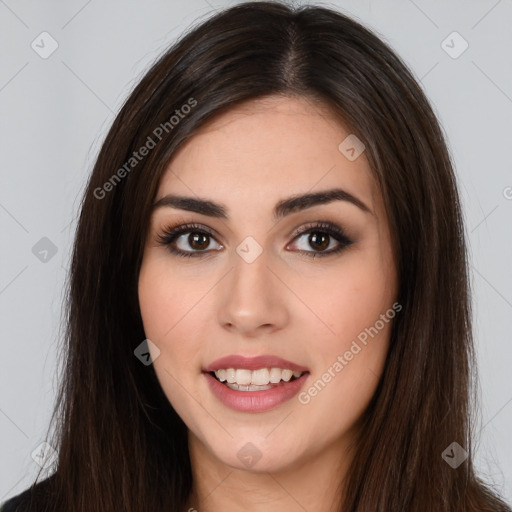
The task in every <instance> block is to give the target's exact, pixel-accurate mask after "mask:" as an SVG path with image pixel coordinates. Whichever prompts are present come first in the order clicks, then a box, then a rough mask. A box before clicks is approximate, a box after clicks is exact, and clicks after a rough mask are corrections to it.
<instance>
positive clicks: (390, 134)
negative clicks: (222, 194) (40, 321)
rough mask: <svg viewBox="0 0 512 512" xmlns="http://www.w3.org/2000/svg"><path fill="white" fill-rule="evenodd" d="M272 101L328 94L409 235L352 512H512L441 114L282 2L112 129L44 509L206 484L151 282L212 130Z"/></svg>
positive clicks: (79, 240)
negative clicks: (158, 355)
mask: <svg viewBox="0 0 512 512" xmlns="http://www.w3.org/2000/svg"><path fill="white" fill-rule="evenodd" d="M267 95H286V96H298V97H304V98H308V99H310V100H315V101H320V102H322V103H323V104H325V105H327V106H328V107H329V108H330V109H332V112H334V113H336V114H337V115H339V117H340V120H343V123H344V124H345V126H347V127H349V128H350V131H351V133H353V134H355V135H357V137H358V138H359V139H361V140H362V141H363V142H364V144H365V146H366V153H365V154H366V156H367V158H368V161H369V164H370V167H371V170H372V172H373V174H374V176H375V178H376V180H377V182H378V184H379V186H380V190H381V193H382V195H383V198H384V202H385V206H386V212H387V215H388V219H389V223H390V230H391V233H392V235H393V245H394V251H395V255H396V264H397V268H398V276H399V293H398V297H397V300H398V302H399V303H400V304H401V305H402V306H403V310H402V311H401V313H400V315H398V316H397V317H396V319H395V323H394V326H393V331H392V335H391V343H390V348H389V352H388V355H387V360H386V365H385V369H384V372H383V375H382V377H381V379H380V381H379V385H378V387H377V390H376V392H375V395H374V397H373V399H372V401H371V403H370V405H369V407H368V409H367V410H366V412H365V414H364V417H363V419H362V423H361V424H362V435H361V436H360V442H359V445H358V446H357V453H356V456H355V459H354V461H353V464H352V467H351V470H350V473H349V476H348V481H347V482H346V485H343V489H342V487H341V484H340V510H343V511H344V512H363V511H364V512H374V511H385V512H390V511H393V512H399V511H404V512H405V511H407V512H425V511H432V512H448V511H450V512H453V511H464V512H474V511H481V510H486V511H510V508H509V507H508V506H507V505H506V504H505V503H504V502H503V501H502V500H500V498H499V497H498V496H497V495H496V494H495V493H494V492H493V491H492V489H491V488H490V487H489V486H486V485H485V484H484V483H483V482H482V481H481V480H480V479H478V478H477V476H476V475H475V472H474V469H473V465H472V459H473V457H472V456H473V452H472V447H471V445H472V435H473V429H472V424H473V421H474V419H473V416H474V410H473V404H474V403H476V402H475V396H476V395H475V393H474V386H473V384H474V381H475V379H474V378H473V377H474V376H475V371H474V368H475V366H474V352H473V340H472V332H471V310H470V289H469V277H468V261H467V255H466V247H465V232H464V226H463V222H462V214H461V205H460V202H459V197H458V192H457V188H456V181H455V177H454V171H453V165H452V162H451V157H450V154H449V151H448V149H447V145H446V142H445V138H444V134H443V133H442V130H441V128H440V126H439V123H438V121H437V119H436V116H435V114H434V113H433V111H432V108H431V106H430V105H429V102H428V100H427V98H426V96H425V94H424V93H423V91H422V89H421V88H420V86H419V85H418V83H417V82H416V80H415V79H414V77H413V75H412V73H411V72H410V71H409V70H408V68H407V67H406V65H405V64H404V62H403V61H402V60H401V59H400V58H399V57H398V56H397V55H396V54H395V53H394V52H393V50H392V49H391V48H390V47H389V46H388V45H387V44H386V43H385V42H383V41H382V40H381V39H379V38H378V37H377V36H376V35H374V34H373V33H372V32H371V31H369V30H368V29H367V28H365V27H363V26H362V25H361V24H359V23H357V22H356V21H354V20H352V19H350V18H349V17H347V16H345V15H343V14H341V13H339V12H336V11H334V10H331V9H328V8H325V7H319V6H313V5H308V6H301V7H297V8H293V7H292V6H289V5H286V4H284V3H278V2H249V3H244V4H240V5H236V6H234V7H231V8H229V9H226V10H224V11H221V12H219V13H217V14H215V15H214V16H212V17H210V18H209V19H207V20H206V21H204V22H202V23H200V24H198V25H197V26H196V27H194V28H193V30H191V31H189V32H188V33H187V34H186V35H184V36H183V37H182V38H181V39H180V40H179V41H177V42H176V43H175V44H174V45H173V46H172V47H171V48H169V50H168V51H167V52H166V53H165V54H164V55H163V56H162V57H160V58H159V59H158V61H157V62H156V63H155V64H154V65H153V66H152V67H151V69H149V71H148V72H147V73H146V75H145V76H144V77H143V79H142V80H141V81H140V83H139V84H138V85H137V87H136V88H135V89H134V91H133V92H132V93H131V94H130V96H129V97H128V99H127V100H126V102H125V104H124V105H123V107H122V108H121V111H120V112H119V114H118V116H117V117H116V119H115V121H114V122H113V125H112V128H111V129H110V131H109V133H108V135H107V137H106V139H105V141H104V143H103V146H102V148H101V150H100V152H99V155H98V157H97V160H96V164H95V166H94V169H93V172H92V174H91V176H90V179H89V182H88V186H87V189H86V191H85V194H84V197H83V201H82V204H81V214H80V217H79V222H78V226H77V231H76V239H75V244H74V248H73V255H72V264H71V269H70V281H69V290H68V297H67V309H66V320H67V323H66V327H67V331H66V332H67V334H66V337H65V345H64V346H63V350H64V351H65V358H64V359H63V367H62V372H63V375H62V381H61V387H60V390H59V394H58V397H57V403H56V407H55V410H54V414H53V416H52V423H55V426H56V428H55V432H54V434H53V440H52V441H50V444H52V445H53V447H54V448H55V449H57V450H58V460H57V464H56V472H55V473H54V474H53V475H52V476H51V477H50V478H49V479H48V480H47V481H46V482H45V487H44V488H43V487H39V489H40V491H39V494H35V493H34V494H33V498H34V499H33V500H32V503H33V505H34V506H35V505H37V510H43V507H42V505H43V504H46V510H48V511H57V510H66V511H69V512H91V511H98V512H99V511H101V512H119V511H121V510H122V511H125V512H132V511H133V512H135V511H137V512H140V511H142V510H151V511H152V512H159V511H163V510H173V511H175V510H182V509H184V507H185V505H186V502H187V499H188V497H189V495H190V492H191V489H192V483H193V482H192V472H191V467H190V460H189V454H188V447H187V428H186V426H185V425H184V423H183V421H182V420H181V419H180V418H179V417H178V415H177V414H176V413H175V411H174V410H173V408H172V406H171V405H170V403H169V402H168V400H167V398H166V397H165V395H164V393H163V391H162V389H161V387H160V385H159V382H158V380H157V378H156V375H155V372H154V369H153V367H152V366H151V365H149V366H146V365H144V364H142V363H141V361H140V360H139V359H138V358H137V357H135V355H134V351H135V350H136V349H137V347H138V346H139V345H140V344H141V342H143V340H144V339H145V335H144V330H143V326H142V321H141V315H140V310H139V304H138V296H137V280H138V273H139V269H140V265H141V261H142V254H143V249H144V242H145V238H146V233H147V228H148V223H149V216H150V210H151V205H152V202H153V200H154V197H155V194H156V191H157V188H158V185H159V181H160V178H161V176H162V174H163V172H164V171H165V169H166V167H167V165H168V163H169V161H170V159H172V157H173V154H174V153H175V152H176V150H177V149H178V148H179V147H180V145H181V144H182V143H183V142H184V141H186V140H187V139H189V138H190V137H192V136H193V135H194V132H195V130H197V129H198V128H199V127H200V126H201V125H202V124H203V123H204V122H205V121H207V120H210V119H212V118H213V117H214V116H218V115H219V114H220V113H223V112H225V111H227V110H229V109H231V108H232V107H234V106H235V105H239V104H240V103H242V102H245V101H248V100H251V99H255V98H260V97H264V96H267ZM185 106H187V107H186V108H185ZM150 140H151V142H150ZM143 146H145V147H146V148H148V151H147V152H144V153H145V155H144V156H142V151H141V150H140V148H142V147H143ZM150 146H151V147H150ZM135 154H137V155H138V156H137V157H136V156H135ZM139 156H140V158H139ZM122 169H124V172H123V171H122ZM454 442H456V443H458V445H460V447H462V449H464V450H465V451H466V452H467V454H468V457H467V459H466V460H465V461H464V462H462V463H461V464H460V465H458V467H456V468H454V467H452V465H450V464H448V463H447V462H446V460H445V459H446V457H445V458H443V456H442V454H443V453H444V452H445V450H446V449H449V447H450V445H452V443H454ZM451 453H453V452H451ZM41 489H44V492H43V490H41ZM34 510H36V508H34Z"/></svg>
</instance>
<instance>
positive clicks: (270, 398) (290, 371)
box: [203, 356, 309, 413]
mask: <svg viewBox="0 0 512 512" xmlns="http://www.w3.org/2000/svg"><path fill="white" fill-rule="evenodd" d="M203 375H204V376H205V378H206V380H207V383H208V385H209V388H210V391H211V392H212V394H213V396H214V397H215V398H216V399H217V400H219V401H220V402H221V403H222V404H223V405H225V406H226V407H229V408H230V409H233V410H236V411H240V412H253V413H255V412H264V411H268V410H271V409H274V408H275V407H277V406H279V405H281V404H282V403H284V402H286V401H288V400H290V399H291V398H293V397H294V396H295V395H296V394H297V393H298V392H299V391H300V389H301V388H302V386H303V385H304V382H305V381H306V379H307V377H308V375H309V371H308V369H307V368H305V367H303V366H299V365H297V364H295V363H292V362H290V361H286V360H284V359H282V358H279V357H276V356H257V357H244V356H228V357H224V358H222V359H219V360H217V361H215V362H213V363H211V364H210V365H209V366H208V367H206V368H204V369H203Z"/></svg>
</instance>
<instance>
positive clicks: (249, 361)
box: [203, 354, 309, 394]
mask: <svg viewBox="0 0 512 512" xmlns="http://www.w3.org/2000/svg"><path fill="white" fill-rule="evenodd" d="M227 368H235V369H237V368H240V369H244V370H259V369H260V368H281V369H283V370H284V369H289V370H292V371H294V372H308V371H309V370H308V368H306V367H305V366H300V365H298V364H295V363H292V362H291V361H287V360H286V359H283V358H282V357H277V356H273V355H270V354H263V355H261V356H255V357H245V356H241V355H230V356H226V357H221V358H220V359H216V360H215V361H213V362H212V363H210V364H209V365H208V366H206V367H205V368H203V372H206V373H208V372H214V371H217V370H221V369H227ZM297 380H298V379H297ZM269 391H270V390H269ZM236 393H240V391H236ZM243 393H245V394H247V393H249V394H251V393H264V391H243Z"/></svg>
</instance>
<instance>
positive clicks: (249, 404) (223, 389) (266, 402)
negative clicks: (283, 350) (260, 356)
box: [203, 360, 309, 413]
mask: <svg viewBox="0 0 512 512" xmlns="http://www.w3.org/2000/svg"><path fill="white" fill-rule="evenodd" d="M219 361H220V360H219ZM216 364H217V363H215V365H216ZM239 368H240V367H239ZM260 368H261V366H260ZM288 368H290V367H288ZM247 369H249V368H247ZM256 369H257V368H256ZM290 369H291V368H290ZM210 371H213V370H210ZM297 371H299V370H297ZM301 371H302V370H301ZM203 375H204V377H205V378H206V381H207V382H208V385H209V387H210V390H211V392H212V393H213V395H214V396H215V397H216V398H217V399H218V400H219V401H220V402H222V403H223V404H224V405H225V406H226V407H229V408H230V409H233V410H235V411H239V412H251V413H258V412H264V411H269V410H271V409H274V408H275V407H277V406H279V405H281V404H282V403H284V402H286V401H287V400H290V399H291V398H293V397H294V396H295V395H296V394H297V393H298V392H299V391H300V389H301V388H302V387H303V385H304V383H305V382H306V380H307V378H308V377H309V372H308V373H304V374H303V375H301V376H300V377H299V378H298V379H295V380H292V381H289V382H283V381H281V382H280V383H279V384H276V385H275V386H274V387H272V388H271V389H266V390H264V391H235V390H234V389H231V388H228V387H227V386H226V385H225V384H222V383H221V382H220V381H218V380H217V379H216V378H215V377H213V376H212V375H210V373H207V372H203Z"/></svg>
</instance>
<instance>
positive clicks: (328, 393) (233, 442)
mask: <svg viewBox="0 0 512 512" xmlns="http://www.w3.org/2000/svg"><path fill="white" fill-rule="evenodd" d="M349 134H350V132H349V131H347V130H346V129H345V128H344V127H343V126H342V124H341V123H340V121H339V119H338V118H335V117H333V116H332V115H331V113H330V112H329V111H328V110H327V109H326V107H325V106H323V105H321V104H318V103H313V102H312V101H310V100H306V99H303V98H289V97H282V96H270V97H267V98H265V99H259V100H255V101H254V100H253V101H250V102H248V103H246V104H244V105H242V106H239V107H236V108H235V109H232V110H231V111H229V112H227V113H225V114H223V115H221V116H219V117H217V118H215V119H214V120H213V121H210V122H209V123H208V124H207V125H204V126H203V127H202V128H201V129H200V130H199V131H197V132H196V134H195V135H194V137H192V138H191V139H189V140H188V141H187V143H186V144H185V145H184V146H182V147H181V148H180V150H179V151H178V152H177V153H176V155H175V156H174V158H173V160H172V162H171V163H170V165H169V166H168V168H167V170H166V172H165V174H164V176H163V177H162V180H161V182H160V187H159V190H158V193H157V196H156V199H155V201H157V200H159V199H160V198H162V197H163V196H165V195H166V194H169V193H173V194H179V195H186V196H191V197H200V198H202V199H210V200H212V201H215V202H219V203H222V204H223V205H225V206H226V208H227V209H228V214H229V219H228V220H224V219H216V218H213V217H209V216H206V215H202V214H199V213H195V212H188V211H184V210H178V209H175V208H171V207H162V208H158V209H156V210H155V211H154V213H153V214H152V217H151V222H150V226H149V232H148V238H147V242H146V247H145V252H144V257H143V262H142V267H141V271H140V276H139V302H140V307H141V313H142V318H143V323H144V329H145V334H146V336H147V338H149V339H150V340H151V341H152V342H153V343H154V345H155V346H157V347H158V349H159V350H160V353H159V355H158V357H156V351H154V350H152V354H153V355H154V357H155V359H154V363H153V364H154V369H155V372H156V374H157V376H158V379H159V382H160V384H161V386H162V388H163V390H164V392H165V394H166V396H167V397H168V399H169V402H170V403H171V404H172V406H173V407H174V408H175V410H176V411H177V412H178V414H179V415H180V417H181V418H182V419H183V421H184V422H185V424H186V425H187V427H188V429H189V450H190V457H191V463H192V469H193V475H194V490H193V493H192V495H191V497H190V501H189V503H188V506H189V507H193V508H195V509H196V510H198V511H200V512H210V511H218V510H223V512H230V511H235V510H236V511H239V510H241V509H242V508H243V510H246V511H256V510H257V511H258V512H266V511H277V510H279V511H282V510H287V511H292V512H293V511H302V512H303V511H304V509H305V510H322V511H328V510H335V499H336V498H337V495H338V494H339V493H337V492H336V488H337V486H338V485H339V483H340V482H341V481H342V480H343V479H344V478H345V476H346V474H347V471H348V466H349V464H350V461H351V460H352V458H353V455H354V454H353V449H351V446H352V445H353V443H354V442H355V440H356V439H357V436H358V433H359V420H360V419H361V415H362V414H363V412H364V410H365V409H366V407H367V405H368V403H369V401H370V399H371V397H372V396H373V394H374V392H375V389H376V387H377V384H378V379H379V377H380V375H381V373H382V371H383V367H384V362H385V358H386V353H387V350H388V346H389V334H390V329H391V325H392V321H388V322H387V323H385V326H384V328H382V329H381V330H380V331H379V332H378V334H377V335H375V336H374V337H373V338H370V337H369V338H368V343H367V345H362V344H361V343H359V345H360V346H361V347H362V349H361V350H360V352H358V353H357V355H354V357H353V358H352V360H350V361H346V362H347V364H346V365H344V367H343V369H342V371H338V372H334V374H335V377H333V378H331V380H330V382H328V383H327V384H326V385H325V386H324V387H323V389H321V391H320V392H318V393H317V394H316V396H314V397H311V399H310V401H309V402H308V403H307V404H304V403H301V402H300V401H299V400H298V398H297V396H295V397H294V398H292V399H291V400H288V401H287V402H285V403H283V404H281V405H279V406H277V407H275V408H274V409H272V410H269V411H266V412H261V413H247V412H238V411H234V410H232V409H230V408H228V407H226V406H225V405H223V404H222V403H221V402H220V401H219V400H217V398H216V397H215V396H214V395H213V394H212V392H211V391H210V388H209V386H208V384H207V382H206V379H205V377H204V375H203V374H202V371H201V369H202V368H203V367H204V366H206V365H207V364H209V363H211V362H212V361H214V360H215V359H218V358H220V357H223V356H226V355H231V354H240V355H244V356H255V355H261V354H273V355H277V356H280V357H283V358H284V359H287V360H290V361H293V362H295V363H297V364H300V365H303V366H306V367H307V368H309V371H310V375H309V376H308V379H307V382H306V383H305V385H304V387H303V388H302V390H307V389H308V388H310V386H312V385H313V383H314V382H315V381H317V380H318V379H321V378H322V374H324V373H325V372H326V371H328V369H329V368H331V369H332V367H333V363H334V362H335V361H336V360H337V358H338V356H339V355H343V354H344V353H345V352H346V351H347V350H349V348H350V346H351V344H352V342H353V341H354V340H356V339H357V336H358V335H359V334H360V333H361V332H363V331H364V330H365V328H368V327H370V326H374V325H375V323H376V321H377V320H379V318H381V317H380V315H382V314H384V313H385V312H386V311H387V310H389V309H390V308H391V307H392V305H393V303H394V302H395V297H396V291H397V275H396V267H395V263H394V260H393V255H392V254H393V253H392V248H391V241H390V235H389V229H388V222H387V218H386V214H385V210H384V205H383V202H382V198H381V195H380V192H379V189H378V187H377V185H376V184H375V182H374V180H373V178H372V176H371V174H370V169H369V166H368V162H367V160H366V158H365V153H364V152H363V153H362V154H361V155H360V156H359V157H358V158H357V159H355V160H354V161H350V160H349V159H348V158H346V156H345V155H344V154H342V152H341V151H340V150H338V146H339V144H340V143H341V142H342V141H343V140H344V139H345V137H347V135H349ZM338 187H340V188H343V189H344V190H346V191H348V192H350V193H351V194H352V195H354V196H356V197H357V198H358V199H360V200H361V201H363V202H364V203H365V204H366V205H367V206H368V207H369V209H370V210H371V212H365V211H363V210H362V209H360V208H358V207H357V206H355V205H354V204H352V203H350V202H348V201H333V202H330V203H326V204H321V205H317V206H314V207H312V208H309V209H306V210H303V211H297V212H294V213H292V214H290V215H288V216H286V217H285V218H283V219H281V220H279V221H278V222H275V221H273V219H272V209H273V208H274V205H275V204H276V203H277V202H278V201H279V200H281V199H284V198H288V197H289V196H291V195H295V194H304V193H310V192H318V191H324V190H328V189H331V188H338ZM317 220H328V221H331V222H334V223H335V224H337V225H338V226H340V227H341V228H342V229H343V230H344V231H345V232H346V234H347V235H348V236H349V238H350V239H351V240H352V241H353V244H352V245H350V246H348V247H346V248H344V249H343V250H342V251H341V252H338V253H336V254H331V255H328V256H325V257H320V256H317V257H315V258H312V257H311V255H312V254H313V253H314V252H317V253H319V252H321V250H322V249H319V245H314V244H313V245H311V244H310V243H308V237H309V235H308V234H305V235H304V234H303V235H299V236H298V237H295V238H294V237H293V236H292V235H293V234H294V232H295V230H296V229H297V228H301V227H302V226H306V227H309V226H307V224H308V223H312V222H314V221H317ZM176 222H181V223H183V224H185V223H189V222H191V223H198V224H201V226H205V227H207V228H210V229H212V230H214V231H213V232H214V236H213V237H208V238H207V239H206V244H205V245H204V246H203V247H207V249H206V251H204V249H203V251H204V252H205V253H204V254H203V255H202V256H199V257H191V258H181V257H179V256H176V255H173V254H172V253H170V252H169V249H168V247H166V246H164V245H162V244H159V242H158V239H157V237H158V235H159V234H162V233H164V232H165V229H166V227H167V225H168V224H171V223H176ZM191 231H192V232H193V231H194V230H193V229H192V230H191ZM305 231H306V230H305ZM318 231H319V230H318V229H317V230H316V232H317V233H318ZM320 231H321V230H320ZM188 234H189V233H187V234H185V235H184V236H183V235H182V236H181V238H180V242H175V245H177V244H178V247H179V248H181V249H182V250H186V251H189V252H192V251H196V252H199V251H200V250H201V247H200V246H198V245H197V244H196V245H194V244H193V240H192V245H191V240H190V238H189V237H188ZM248 236H251V237H253V238H254V239H255V240H256V241H257V242H258V244H259V245H260V246H261V249H262V251H263V252H262V253H261V254H260V255H259V256H258V257H257V258H256V259H255V260H254V261H253V262H252V263H247V262H246V261H245V260H244V259H243V258H242V257H240V256H239V254H238V253H237V252H236V248H237V246H239V245H240V243H241V242H242V241H243V240H244V239H245V238H246V237H248ZM187 240H188V241H187ZM328 240H330V241H329V246H328V248H327V244H326V246H325V247H326V249H323V250H324V251H325V250H327V251H329V250H330V249H332V248H335V247H336V246H338V242H337V241H336V239H334V238H329V239H328ZM208 241H209V245H207V244H208ZM203 242H204V240H203V239H200V242H199V243H200V244H201V243H203ZM301 251H302V253H301ZM306 251H309V252H308V253H307V254H304V253H305V252H306ZM308 254H309V255H308ZM331 373H332V370H331ZM248 442H251V443H252V444H253V445H254V446H255V447H256V448H255V450H257V451H258V452H259V453H260V454H261V458H260V460H259V461H258V462H257V463H256V464H254V465H253V466H252V467H250V468H249V467H247V465H246V464H244V463H243V462H242V461H241V460H240V459H239V458H238V457H237V453H238V451H239V450H240V449H241V448H242V447H243V446H244V445H245V444H246V443H248Z"/></svg>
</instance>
